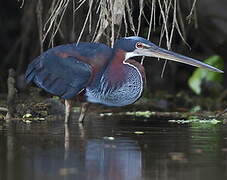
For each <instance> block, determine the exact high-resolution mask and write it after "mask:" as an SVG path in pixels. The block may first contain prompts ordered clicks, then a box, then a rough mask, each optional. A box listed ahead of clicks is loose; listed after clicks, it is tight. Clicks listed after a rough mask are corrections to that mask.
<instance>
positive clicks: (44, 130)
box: [0, 116, 227, 180]
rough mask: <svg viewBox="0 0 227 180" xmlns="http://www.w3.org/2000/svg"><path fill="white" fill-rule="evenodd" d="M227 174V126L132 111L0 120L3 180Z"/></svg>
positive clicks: (178, 179) (210, 179) (139, 179)
mask: <svg viewBox="0 0 227 180" xmlns="http://www.w3.org/2000/svg"><path fill="white" fill-rule="evenodd" d="M31 179H32V180H40V179H43V180H62V179H63V180H77V179H78V180H96V179H97V180H150V179H154V180H191V179H193V180H203V179H205V180H214V179H217V180H222V179H223V180H224V179H227V127H226V126H225V125H223V124H217V125H213V124H202V123H201V124H195V123H194V124H193V123H191V124H174V123H168V121H167V120H158V119H146V121H143V118H137V117H132V116H111V117H98V116H91V117H89V119H87V121H86V123H85V126H84V127H83V126H81V125H79V124H78V123H76V122H73V123H71V124H70V126H65V125H64V124H63V123H62V121H59V120H58V121H53V122H40V123H32V124H25V123H22V122H14V123H11V124H8V125H6V124H0V180H31Z"/></svg>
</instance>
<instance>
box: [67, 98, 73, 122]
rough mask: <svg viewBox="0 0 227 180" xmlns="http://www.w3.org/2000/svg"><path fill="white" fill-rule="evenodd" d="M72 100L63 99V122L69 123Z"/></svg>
mask: <svg viewBox="0 0 227 180" xmlns="http://www.w3.org/2000/svg"><path fill="white" fill-rule="evenodd" d="M72 104H73V101H72V100H69V99H65V124H68V123H69V119H70V115H71V110H72Z"/></svg>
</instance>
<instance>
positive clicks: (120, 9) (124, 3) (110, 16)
mask: <svg viewBox="0 0 227 180" xmlns="http://www.w3.org/2000/svg"><path fill="white" fill-rule="evenodd" d="M70 1H73V3H74V7H73V8H74V10H73V11H72V13H74V16H73V17H74V18H75V14H76V13H77V11H78V10H79V9H80V8H82V7H83V6H88V7H89V8H88V12H87V13H86V14H87V16H86V18H85V20H84V25H83V26H82V27H80V29H77V30H79V31H80V35H79V36H78V37H77V42H79V41H80V40H81V38H82V36H83V33H84V32H85V29H86V28H88V29H89V32H91V26H92V25H94V24H96V28H95V31H93V32H92V33H93V36H92V39H91V41H95V42H97V41H99V40H100V38H101V37H102V36H107V32H106V31H107V29H109V30H108V31H110V36H109V37H110V39H109V40H110V42H111V43H110V44H111V45H113V43H114V41H115V39H116V38H118V37H119V36H120V35H122V34H121V33H120V30H122V29H121V28H122V27H124V31H125V32H124V34H123V35H125V36H127V35H128V34H129V33H131V32H132V33H133V34H134V35H139V34H140V31H141V22H142V20H143V19H145V20H146V21H147V23H148V24H149V30H148V33H147V38H148V39H149V38H150V34H151V31H152V29H154V30H155V27H156V24H155V22H156V19H155V17H156V9H157V8H159V9H160V11H161V15H160V17H159V21H160V23H161V24H162V29H161V34H160V43H161V42H162V40H163V38H164V37H165V40H166V44H167V47H168V49H170V48H171V43H172V38H173V34H174V32H175V30H176V32H178V34H179V35H180V36H181V38H182V39H183V40H184V36H183V34H184V33H183V32H182V31H183V30H184V27H183V23H182V22H183V20H182V19H181V18H182V16H181V12H180V11H179V8H178V7H177V6H179V3H178V1H179V0H138V1H139V7H138V8H139V16H138V19H133V16H132V10H133V4H132V1H131V0H96V1H94V0H52V4H51V7H50V9H49V14H48V18H47V20H46V22H45V23H44V25H42V24H40V26H41V27H40V28H42V31H43V36H42V42H44V41H45V40H47V35H49V34H50V39H49V40H50V41H51V42H53V39H54V37H55V36H56V34H57V33H58V32H59V30H60V25H61V22H62V19H63V17H64V14H65V12H66V10H69V9H70V8H67V7H68V6H69V4H70V3H69V2H70ZM192 1H193V2H191V3H192V8H191V11H190V12H189V15H188V19H189V21H191V19H192V16H193V11H194V9H195V5H196V0H192ZM22 2H23V1H22ZM145 5H146V7H149V8H150V11H151V12H150V17H149V18H147V17H145V15H144V6H145ZM39 6H40V3H39V4H38V7H39ZM134 8H135V7H134ZM94 12H95V13H94ZM94 16H96V18H95V17H94ZM97 16H98V20H97ZM94 21H96V22H94ZM74 22H75V21H73V23H74ZM135 22H136V23H135ZM179 22H181V23H179ZM108 35H109V34H108Z"/></svg>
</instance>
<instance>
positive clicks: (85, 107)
mask: <svg viewBox="0 0 227 180" xmlns="http://www.w3.org/2000/svg"><path fill="white" fill-rule="evenodd" d="M88 106H89V103H88V102H84V103H81V106H80V116H79V120H78V121H79V123H83V122H84V118H85V115H86V112H87V110H88Z"/></svg>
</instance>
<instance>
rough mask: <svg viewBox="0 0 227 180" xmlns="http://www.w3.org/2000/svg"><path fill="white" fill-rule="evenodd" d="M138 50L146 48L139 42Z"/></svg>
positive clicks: (137, 44)
mask: <svg viewBox="0 0 227 180" xmlns="http://www.w3.org/2000/svg"><path fill="white" fill-rule="evenodd" d="M136 48H137V49H142V48H144V46H143V44H142V43H140V42H138V43H136Z"/></svg>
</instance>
